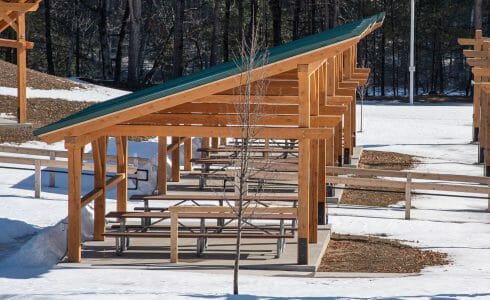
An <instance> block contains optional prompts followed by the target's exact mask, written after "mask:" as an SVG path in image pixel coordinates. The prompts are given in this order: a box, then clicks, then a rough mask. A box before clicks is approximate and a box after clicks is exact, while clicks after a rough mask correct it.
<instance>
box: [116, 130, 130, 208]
mask: <svg viewBox="0 0 490 300" xmlns="http://www.w3.org/2000/svg"><path fill="white" fill-rule="evenodd" d="M116 149H117V173H118V174H123V176H124V179H123V180H121V181H120V182H119V183H118V184H117V211H127V205H128V137H127V136H117V137H116Z"/></svg>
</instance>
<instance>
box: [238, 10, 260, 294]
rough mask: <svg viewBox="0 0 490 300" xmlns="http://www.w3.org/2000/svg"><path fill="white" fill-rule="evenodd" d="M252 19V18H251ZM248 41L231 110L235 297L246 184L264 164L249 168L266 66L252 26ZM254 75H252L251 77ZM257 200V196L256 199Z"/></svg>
mask: <svg viewBox="0 0 490 300" xmlns="http://www.w3.org/2000/svg"><path fill="white" fill-rule="evenodd" d="M252 19H253V17H252ZM250 27H251V35H250V39H248V40H247V39H243V40H242V44H241V50H240V58H239V59H237V60H236V61H237V66H238V67H239V68H240V70H241V74H242V76H241V77H240V86H241V88H240V93H239V96H238V97H237V100H236V102H235V103H234V105H235V109H236V111H237V114H238V119H239V126H240V129H241V131H240V137H239V138H238V141H237V143H236V147H237V149H236V150H237V162H236V164H235V168H234V171H235V192H236V194H237V196H238V200H237V201H236V203H235V205H231V203H229V204H230V206H231V207H232V208H233V209H234V212H235V214H236V215H237V238H236V251H235V263H234V268H233V294H235V295H237V294H238V271H239V268H240V255H241V236H242V227H243V224H244V223H245V222H246V220H245V219H244V212H245V211H247V212H248V211H250V209H252V210H253V207H252V206H253V205H256V204H257V201H248V202H246V201H245V197H246V196H247V194H248V184H247V183H248V182H249V181H250V179H251V178H252V177H253V176H254V174H255V173H256V172H259V170H258V169H260V171H263V170H264V169H265V168H264V166H265V165H264V164H262V166H261V167H260V168H256V166H253V164H252V161H251V160H252V152H251V151H250V147H251V145H252V144H253V143H254V141H255V140H256V136H257V132H258V130H260V127H258V126H257V124H258V121H259V119H260V118H261V116H262V114H261V105H260V104H261V102H262V101H261V100H262V96H263V95H264V93H265V90H266V88H267V86H266V84H267V82H266V81H265V80H264V78H265V74H264V73H263V72H262V73H260V71H258V72H259V73H258V74H257V70H260V67H261V66H263V65H264V64H265V63H266V60H267V51H266V50H265V49H261V47H260V44H261V43H260V41H259V30H258V26H256V24H255V23H253V22H252V25H251V26H250ZM254 72H255V74H254ZM259 192H260V187H259V188H257V189H256V190H255V193H256V194H258V193H259ZM257 196H258V195H257Z"/></svg>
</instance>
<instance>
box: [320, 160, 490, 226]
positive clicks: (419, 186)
mask: <svg viewBox="0 0 490 300" xmlns="http://www.w3.org/2000/svg"><path fill="white" fill-rule="evenodd" d="M327 175H329V176H327V177H326V182H327V184H345V185H355V186H360V187H371V188H395V189H404V190H405V219H407V220H409V219H410V209H411V202H412V192H414V191H416V190H425V191H427V190H429V191H445V192H458V193H472V194H483V195H485V197H486V198H487V201H488V211H489V212H490V178H489V177H481V176H469V175H453V174H440V173H421V172H402V171H391V170H375V169H356V168H345V167H344V168H342V167H328V168H327ZM334 175H354V176H365V177H371V178H362V177H361V178H358V177H340V176H334ZM379 177H385V178H386V177H388V178H403V179H404V180H388V179H385V178H379ZM414 179H418V180H431V181H436V182H424V181H414ZM461 197H464V195H462V196H461Z"/></svg>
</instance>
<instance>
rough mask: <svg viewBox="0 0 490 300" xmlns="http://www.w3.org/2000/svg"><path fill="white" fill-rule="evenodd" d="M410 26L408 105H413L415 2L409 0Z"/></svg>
mask: <svg viewBox="0 0 490 300" xmlns="http://www.w3.org/2000/svg"><path fill="white" fill-rule="evenodd" d="M411 1H412V3H411V7H412V8H411V11H412V16H411V24H410V68H409V69H408V70H409V71H410V104H411V105H413V94H414V93H413V92H414V91H413V90H414V75H415V57H414V56H415V0H411Z"/></svg>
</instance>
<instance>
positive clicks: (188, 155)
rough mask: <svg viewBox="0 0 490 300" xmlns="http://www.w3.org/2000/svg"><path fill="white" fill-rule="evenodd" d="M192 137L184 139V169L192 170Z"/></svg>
mask: <svg viewBox="0 0 490 300" xmlns="http://www.w3.org/2000/svg"><path fill="white" fill-rule="evenodd" d="M191 160H192V138H188V139H185V141H184V170H185V171H192V162H191Z"/></svg>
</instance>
